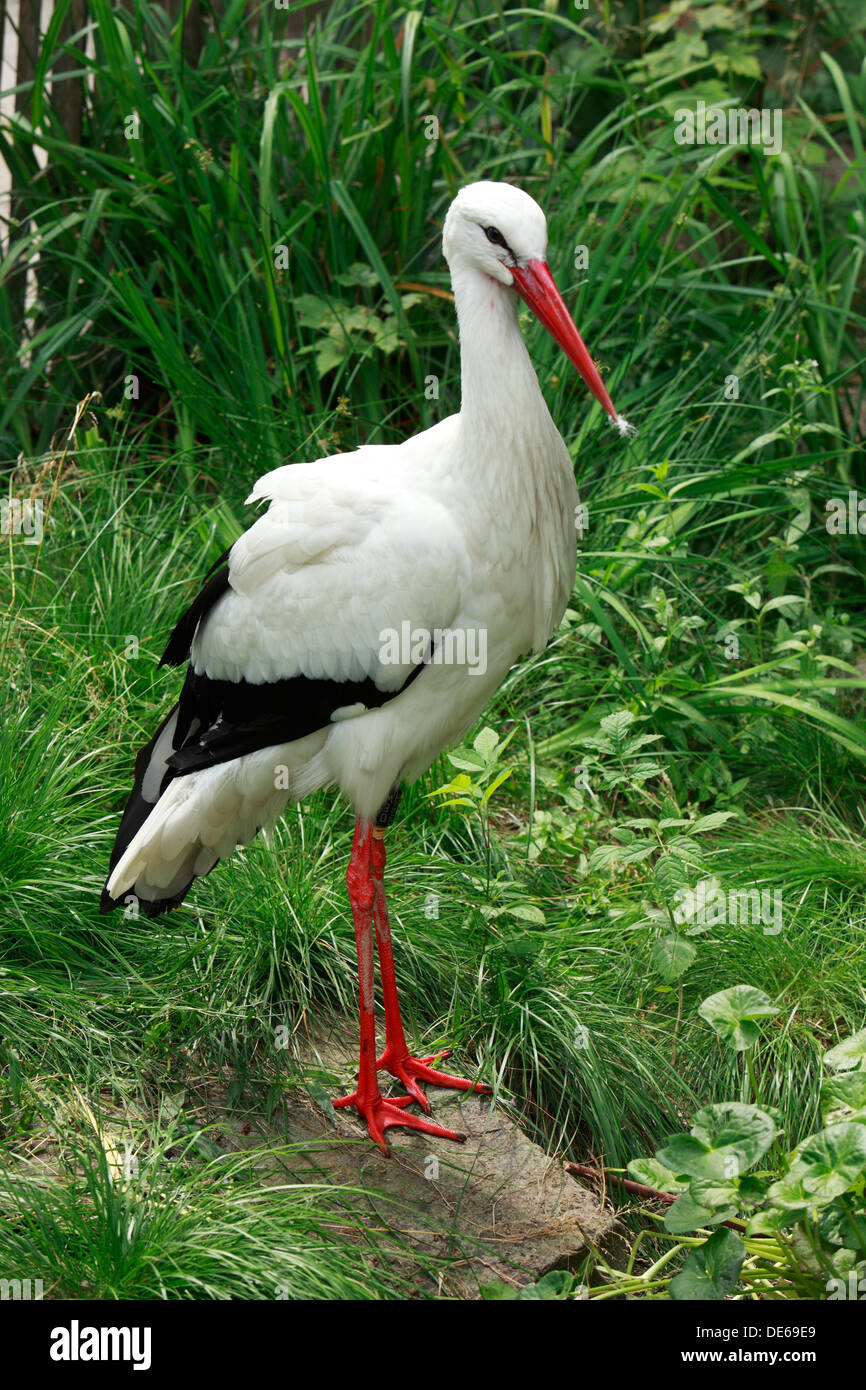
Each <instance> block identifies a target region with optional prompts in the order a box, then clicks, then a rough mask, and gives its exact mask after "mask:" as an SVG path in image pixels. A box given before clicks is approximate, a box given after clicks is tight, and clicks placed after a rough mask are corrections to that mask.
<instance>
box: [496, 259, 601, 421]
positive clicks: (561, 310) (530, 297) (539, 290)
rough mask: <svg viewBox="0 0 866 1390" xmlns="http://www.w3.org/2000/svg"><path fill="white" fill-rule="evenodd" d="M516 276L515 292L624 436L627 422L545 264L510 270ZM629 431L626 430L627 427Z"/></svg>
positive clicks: (528, 265) (529, 262)
mask: <svg viewBox="0 0 866 1390" xmlns="http://www.w3.org/2000/svg"><path fill="white" fill-rule="evenodd" d="M509 270H510V271H511V274H512V275H513V276H514V288H515V289H516V290H517V293H518V294H519V295H520V297H521V299H524V300H525V301H526V303H527V304H528V305H529V307H530V309H531V310H532V312H533V314H534V315H535V317H536V318H537V319H538V321H539V323H543V324H544V327H545V328H546V329H547V331H548V333H550V335H551V336H552V337H553V338H555V339H556V341H557V342H558V343H559V346H560V347H561V348H562V350H563V352H564V353H565V355H566V357H567V358H568V360H569V361H570V362H572V363H573V364H574V366H575V367H576V368H577V370H578V371H579V372H580V375H581V376H582V377H583V379H584V381H585V382H586V384H587V386H588V387H589V389H590V391H591V392H592V394H593V395H594V396H595V399H596V400H597V401H598V403H599V405H601V406H602V407H603V409H604V410H606V411H607V413H608V415H609V416H610V418H611V420H612V421H613V422H614V424H615V425H616V426H617V428H618V429H619V431H620V433H621V434H624V433H626V429H625V428H623V427H624V426H625V425H626V422H625V421H624V420H622V417H621V416H619V415H617V413H616V411H615V410H614V407H613V401H612V400H611V398H610V396H609V395H608V394H607V391H606V390H605V386H604V382H603V381H602V379H601V377H600V376H599V374H598V369H597V367H596V365H595V363H594V362H593V360H592V358H591V357H590V355H589V352H588V350H587V347H586V344H585V343H584V341H583V339H582V338H581V336H580V334H579V333H578V331H577V328H576V326H575V323H574V320H573V319H572V317H571V315H570V314H569V312H568V310H567V309H566V307H565V304H564V303H563V299H562V295H561V294H560V293H559V290H558V289H557V288H556V283H555V281H554V278H553V276H552V275H551V273H550V270H549V268H548V266H547V264H546V262H545V261H528V262H527V263H526V265H525V266H509ZM626 428H627V427H626Z"/></svg>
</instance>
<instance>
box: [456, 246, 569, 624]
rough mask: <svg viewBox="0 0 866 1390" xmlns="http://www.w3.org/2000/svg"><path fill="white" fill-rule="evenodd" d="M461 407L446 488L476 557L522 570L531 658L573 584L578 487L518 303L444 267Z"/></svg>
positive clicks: (477, 274) (502, 289) (479, 277)
mask: <svg viewBox="0 0 866 1390" xmlns="http://www.w3.org/2000/svg"><path fill="white" fill-rule="evenodd" d="M451 283H452V284H453V286H454V298H455V302H456V306H457V318H458V322H459V325H460V369H461V386H462V402H461V406H460V415H459V417H458V418H459V422H460V423H459V445H458V449H457V452H456V455H455V456H454V457H453V460H452V461H453V466H454V468H455V470H456V473H457V477H456V478H455V482H456V484H457V486H458V487H459V488H460V489H461V491H462V492H463V494H464V496H465V497H466V498H468V499H469V505H468V509H467V515H466V516H465V517H464V519H463V522H464V526H465V527H466V528H468V529H471V528H474V532H475V534H474V537H473V543H474V546H475V550H476V553H478V554H482V555H483V554H486V553H487V550H488V549H490V550H491V553H492V555H493V558H494V559H495V558H496V557H497V556H499V557H500V558H501V555H500V552H503V553H504V551H503V542H502V536H503V535H506V534H507V536H508V545H507V546H505V547H504V550H506V551H508V553H509V554H511V553H512V551H513V555H514V559H515V563H518V564H520V565H523V566H524V567H525V569H526V580H527V603H528V604H529V607H530V609H531V610H532V612H533V615H534V616H533V646H534V647H535V650H540V649H541V647H543V646H544V643H545V642H546V641H547V638H548V637H549V636H550V633H551V631H552V630H553V628H554V627H555V626H556V623H557V622H558V621H559V618H560V617H561V615H562V612H563V609H564V608H565V605H566V602H567V600H568V596H569V594H570V592H571V586H572V583H573V581H574V556H575V531H574V508H575V504H576V502H577V489H576V487H575V484H574V469H573V466H572V463H571V459H570V457H569V453H568V450H567V449H566V447H565V444H564V443H563V441H562V439H561V438H560V435H559V431H558V430H557V428H556V425H555V424H554V423H553V420H552V419H551V417H550V412H549V410H548V409H547V406H546V404H545V401H544V397H543V396H542V394H541V388H540V387H539V385H538V381H537V378H536V376H535V372H534V370H533V367H532V363H531V361H530V358H529V353H528V352H527V350H526V345H525V344H524V341H523V336H522V334H521V332H520V325H519V323H518V321H517V296H516V294H515V292H514V290H512V289H511V288H510V287H508V286H505V285H499V284H497V283H496V282H495V281H493V280H491V279H490V278H489V277H488V276H487V275H484V274H483V273H482V272H481V271H479V270H476V269H475V268H474V267H472V266H461V265H459V264H458V265H456V266H452V273H451Z"/></svg>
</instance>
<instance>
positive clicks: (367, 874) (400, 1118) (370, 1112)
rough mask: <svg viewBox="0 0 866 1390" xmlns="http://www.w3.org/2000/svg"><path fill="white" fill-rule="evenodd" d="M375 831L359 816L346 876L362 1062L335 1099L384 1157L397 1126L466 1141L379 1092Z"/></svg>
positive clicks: (403, 1099)
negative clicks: (356, 1117) (352, 1085)
mask: <svg viewBox="0 0 866 1390" xmlns="http://www.w3.org/2000/svg"><path fill="white" fill-rule="evenodd" d="M371 843H372V826H371V824H370V822H369V821H362V820H361V819H360V817H359V818H358V819H357V820H356V822H355V839H354V842H353V844H352V856H351V858H350V860H349V870H348V873H347V874H346V886H347V887H348V890H349V902H350V903H351V905H352V918H353V920H354V923H355V943H356V945H357V948H358V981H359V989H360V997H361V1055H360V1060H359V1063H358V1086H357V1089H356V1090H354V1091H353V1092H352V1094H351V1095H350V1096H344V1097H343V1098H342V1099H341V1100H335V1101H334V1105H335V1107H336V1108H337V1109H338V1110H339V1109H342V1108H343V1106H346V1105H354V1106H355V1108H356V1109H357V1111H358V1113H359V1114H360V1115H361V1116H362V1117H363V1119H364V1120H365V1121H366V1123H367V1129H368V1130H369V1133H370V1138H371V1139H372V1140H373V1142H374V1144H378V1146H379V1148H380V1149H381V1150H382V1152H383V1153H384V1154H387V1152H388V1146H387V1144H386V1143H385V1130H386V1129H389V1128H391V1127H392V1126H393V1125H402V1126H404V1128H406V1129H418V1130H421V1131H422V1132H423V1133H424V1134H433V1135H435V1136H436V1137H437V1138H438V1139H456V1140H458V1141H459V1142H462V1141H463V1140H464V1139H465V1138H466V1136H465V1134H458V1133H457V1132H456V1130H453V1129H443V1127H442V1126H441V1125H434V1124H431V1123H430V1121H429V1120H422V1119H419V1117H418V1116H417V1115H409V1114H407V1113H406V1110H405V1109H404V1107H405V1106H407V1105H411V1103H412V1099H413V1098H412V1096H411V1095H409V1096H398V1097H396V1098H394V1099H389V1100H386V1099H385V1098H384V1097H383V1095H382V1092H381V1091H380V1090H379V1082H378V1080H377V1078H376V1021H375V1016H374V1013H373V933H372V930H371V922H370V917H371V910H372V907H373V900H374V897H375V891H376V890H375V885H374V883H373V876H372V865H371V858H370V847H371Z"/></svg>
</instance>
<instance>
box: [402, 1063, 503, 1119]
mask: <svg viewBox="0 0 866 1390" xmlns="http://www.w3.org/2000/svg"><path fill="white" fill-rule="evenodd" d="M450 1056H451V1051H450V1049H449V1048H446V1049H445V1051H444V1052H434V1053H433V1054H432V1055H431V1056H430V1057H410V1055H409V1053H408V1052H405V1053H404V1054H403V1056H402V1057H399V1056H397V1054H396V1053H393V1052H389V1051H388V1048H387V1047H386V1048H385V1051H384V1052H383V1053H382V1056H381V1057H380V1058H379V1060H378V1062H377V1063H376V1070H377V1071H381V1070H382V1069H383V1068H384V1069H385V1071H389V1072H390V1073H391V1075H392V1076H395V1077H396V1078H397V1080H398V1081H400V1082H402V1084H403V1085H404V1086H405V1087H406V1090H407V1091H408V1092H409V1096H408V1099H409V1100H410V1101H411V1100H415V1101H417V1102H418V1104H419V1105H420V1106H421V1109H422V1110H423V1111H424V1114H425V1115H429V1114H430V1102H429V1100H428V1099H427V1097H426V1096H425V1094H424V1092H423V1091H422V1090H421V1087H420V1086H419V1085H418V1082H419V1081H425V1082H426V1083H427V1085H428V1086H447V1087H449V1088H450V1089H451V1090H455V1091H478V1092H479V1093H480V1094H481V1095H483V1096H489V1095H491V1094H492V1091H493V1088H492V1087H491V1086H487V1085H486V1084H485V1083H484V1082H483V1081H467V1080H466V1079H465V1078H464V1077H462V1076H451V1074H450V1073H449V1072H445V1071H436V1070H435V1069H434V1068H433V1067H431V1066H430V1063H431V1062H441V1061H442V1060H443V1059H444V1058H445V1057H450Z"/></svg>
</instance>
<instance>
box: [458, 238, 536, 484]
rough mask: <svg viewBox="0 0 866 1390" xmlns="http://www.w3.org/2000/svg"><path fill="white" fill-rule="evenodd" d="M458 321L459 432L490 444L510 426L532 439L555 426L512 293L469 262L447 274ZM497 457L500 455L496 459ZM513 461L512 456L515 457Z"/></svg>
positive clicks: (503, 436)
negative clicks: (451, 287)
mask: <svg viewBox="0 0 866 1390" xmlns="http://www.w3.org/2000/svg"><path fill="white" fill-rule="evenodd" d="M451 283H452V285H453V287H454V302H455V307H456V309H457V321H458V324H459V327H460V384H461V406H460V425H461V436H462V437H463V440H464V441H465V443H466V444H467V445H470V446H475V445H477V444H478V443H481V442H482V440H483V441H485V442H486V447H487V449H488V450H489V449H490V447H491V445H492V444H493V443H494V442H495V441H498V440H502V441H503V443H504V442H505V439H506V438H507V437H508V436H511V439H512V440H513V437H514V431H515V430H517V432H518V433H519V434H521V435H526V436H529V435H534V436H535V439H536V443H537V442H538V440H539V436H541V438H542V439H543V438H544V437H545V436H547V435H548V434H549V432H550V431H551V430H554V432H555V427H554V425H553V421H552V420H551V418H550V414H549V412H548V409H547V406H546V405H545V402H544V397H543V396H542V394H541V390H540V388H539V385H538V381H537V379H536V376H535V372H534V370H533V367H532V363H531V361H530V359H529V353H528V352H527V351H526V344H525V343H524V341H523V335H522V334H521V332H520V325H519V323H518V321H517V307H518V306H517V295H516V294H515V292H514V290H512V289H511V288H510V287H508V286H506V285H500V284H497V283H496V281H495V280H491V279H490V277H489V276H487V275H485V274H484V273H483V272H482V271H479V270H476V269H475V267H474V266H466V265H461V264H459V263H458V264H457V265H456V266H455V267H454V268H453V270H452V275H451ZM500 462H501V461H500ZM515 462H517V460H516V459H515Z"/></svg>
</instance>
